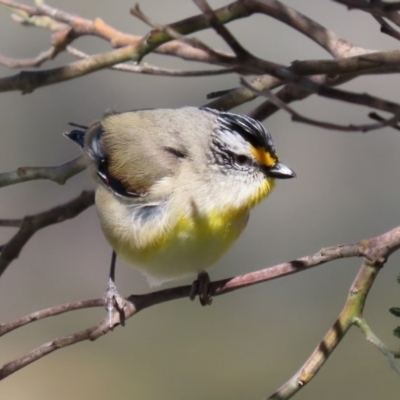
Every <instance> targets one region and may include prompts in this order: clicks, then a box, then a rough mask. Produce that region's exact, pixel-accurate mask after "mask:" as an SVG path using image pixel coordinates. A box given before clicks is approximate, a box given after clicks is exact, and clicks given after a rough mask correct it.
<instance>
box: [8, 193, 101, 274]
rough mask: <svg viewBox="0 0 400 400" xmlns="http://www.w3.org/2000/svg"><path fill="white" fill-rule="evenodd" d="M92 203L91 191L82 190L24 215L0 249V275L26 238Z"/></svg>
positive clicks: (78, 212)
mask: <svg viewBox="0 0 400 400" xmlns="http://www.w3.org/2000/svg"><path fill="white" fill-rule="evenodd" d="M93 203H94V193H93V192H86V191H84V192H82V193H81V194H80V195H79V196H78V197H77V198H75V199H74V200H71V201H69V202H68V203H65V204H63V205H60V206H57V207H54V208H51V209H50V210H47V211H44V212H42V213H39V214H36V215H32V216H27V217H24V218H23V220H22V224H21V227H20V229H19V230H18V232H17V233H16V234H15V235H14V236H13V237H12V238H11V239H10V241H9V242H7V243H6V244H5V245H4V246H3V247H2V249H1V253H0V276H1V275H2V274H3V272H4V271H5V270H6V268H7V267H8V265H9V264H10V263H11V262H12V261H13V260H14V259H15V258H17V257H18V255H19V253H20V251H21V249H22V248H23V247H24V246H25V244H26V243H27V242H28V240H29V239H30V238H31V237H32V236H33V235H34V234H35V233H36V232H37V231H38V230H40V229H42V228H45V227H47V226H49V225H53V224H58V223H60V222H63V221H65V220H67V219H71V218H74V217H76V216H77V215H78V214H80V213H81V212H82V211H84V210H86V209H87V208H88V207H90V206H91V205H92V204H93Z"/></svg>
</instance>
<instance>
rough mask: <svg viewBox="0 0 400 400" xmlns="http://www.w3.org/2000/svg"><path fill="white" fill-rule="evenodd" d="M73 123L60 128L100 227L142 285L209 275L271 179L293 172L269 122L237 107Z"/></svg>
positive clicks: (111, 116) (109, 116)
mask: <svg viewBox="0 0 400 400" xmlns="http://www.w3.org/2000/svg"><path fill="white" fill-rule="evenodd" d="M74 126H75V127H78V128H79V129H73V130H71V131H70V132H67V133H66V136H67V137H68V138H69V139H71V140H73V141H74V142H76V143H77V144H78V145H79V146H80V147H81V149H82V150H83V152H84V154H85V155H86V158H87V162H88V165H89V168H90V171H91V174H92V176H93V178H94V179H95V181H96V183H97V188H96V193H95V203H96V206H97V212H98V215H99V220H100V225H101V228H102V231H103V233H104V235H105V237H106V239H107V241H108V242H109V244H110V245H111V247H112V248H113V250H114V251H115V253H116V254H117V256H118V257H119V258H121V259H123V260H124V261H126V262H127V263H129V264H133V266H134V267H136V268H137V269H138V270H139V271H140V272H142V273H143V274H144V275H145V276H146V278H147V280H148V282H149V284H150V286H158V285H160V284H163V283H164V282H168V281H172V280H178V279H183V278H190V277H196V276H198V277H199V278H200V277H201V276H202V275H203V276H204V275H206V276H208V274H207V271H208V270H209V269H210V268H211V267H212V266H213V265H214V264H215V263H216V262H217V261H218V260H219V259H220V258H221V257H222V256H223V255H224V254H225V253H226V251H227V250H228V249H229V248H230V247H231V246H232V244H233V243H234V242H235V241H236V240H237V239H238V238H239V236H240V235H241V233H242V232H243V230H244V229H245V227H246V225H247V222H248V220H249V215H250V211H251V209H252V208H253V207H255V206H256V205H257V204H258V203H259V202H260V201H261V200H263V199H265V198H266V197H268V195H269V194H270V193H271V192H272V190H273V189H274V187H275V182H276V180H277V179H288V178H293V177H295V176H296V174H295V172H294V171H293V170H292V169H291V168H289V167H288V166H286V165H285V164H282V163H281V162H280V159H279V157H278V155H277V153H276V149H275V146H274V143H273V140H272V137H271V134H270V133H269V132H268V130H267V129H266V128H265V127H264V126H263V125H262V124H261V123H260V122H259V121H257V120H255V119H253V118H250V117H248V116H245V115H239V114H235V113H231V112H224V111H218V110H215V109H211V108H207V107H189V106H187V107H181V108H176V109H145V110H135V111H127V112H119V113H117V112H112V113H108V114H106V115H104V116H103V118H102V119H100V120H98V121H96V122H94V123H92V124H91V125H90V126H89V127H85V126H80V125H74ZM200 301H201V303H202V304H203V303H207V302H208V300H204V299H203V301H202V299H201V298H200Z"/></svg>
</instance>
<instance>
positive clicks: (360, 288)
mask: <svg viewBox="0 0 400 400" xmlns="http://www.w3.org/2000/svg"><path fill="white" fill-rule="evenodd" d="M399 248H400V227H397V228H395V229H392V230H391V231H388V232H386V233H384V234H383V235H380V236H377V237H375V238H372V239H367V240H362V241H360V242H358V243H355V244H349V245H340V246H334V247H330V248H326V249H322V250H321V251H319V252H318V253H316V254H314V255H311V256H307V257H302V258H299V259H297V260H294V261H290V262H287V263H283V264H278V265H275V266H274V267H270V268H266V269H264V270H260V271H256V272H252V273H249V274H245V275H241V276H237V277H235V278H231V279H224V280H221V281H216V282H212V283H211V288H210V289H211V293H212V294H213V296H219V295H223V294H225V293H229V292H231V291H234V290H238V289H241V288H244V287H248V286H252V285H255V284H257V283H261V282H266V281H269V280H273V279H277V278H280V277H283V276H286V275H290V274H294V273H297V272H301V271H304V270H306V269H309V268H312V267H316V266H317V265H321V264H324V263H327V262H329V261H333V260H337V259H341V258H349V257H365V261H364V263H363V266H362V268H361V269H360V272H359V274H358V275H357V278H356V280H355V281H354V283H353V285H352V287H351V289H350V295H349V299H348V301H347V302H346V306H345V308H344V310H343V311H342V313H341V314H340V317H339V319H338V321H339V326H340V327H341V328H340V329H342V330H343V335H342V336H341V337H343V336H344V333H345V331H346V330H347V329H348V328H349V327H350V325H351V324H353V323H355V322H354V321H355V318H356V317H359V316H360V315H361V313H362V310H363V307H364V304H365V299H366V296H367V294H368V292H369V289H370V288H371V286H372V283H373V282H374V279H375V277H376V275H377V273H378V271H379V269H380V268H381V267H382V266H383V263H384V262H385V261H386V260H387V258H388V257H389V256H390V255H391V254H392V253H393V252H394V251H396V250H398V249H399ZM190 292H191V286H190V285H188V286H180V287H176V288H170V289H164V290H160V291H157V292H152V293H149V294H145V295H131V296H129V297H128V298H127V300H128V301H129V302H128V303H127V305H126V309H125V310H124V312H125V319H128V318H130V317H132V316H133V315H135V314H137V313H138V312H139V311H141V310H144V309H146V308H148V307H151V306H154V305H156V304H160V303H164V302H166V301H171V300H176V299H180V298H184V297H189V294H190ZM101 305H103V299H96V300H89V301H87V302H77V303H69V304H65V305H62V306H57V307H55V308H54V309H52V308H49V309H46V310H42V311H39V312H37V313H33V314H31V315H28V316H25V317H23V318H21V319H18V320H16V321H13V322H11V323H9V324H3V325H1V326H0V333H3V334H5V333H7V332H10V331H11V330H13V329H15V328H17V327H20V326H23V325H26V324H28V323H30V322H33V321H36V320H39V319H42V318H46V317H48V316H52V315H59V314H61V313H64V312H68V311H72V310H75V309H81V308H86V307H98V306H101ZM350 317H351V318H350ZM113 322H114V323H115V324H116V325H117V324H118V323H119V321H118V317H117V315H115V320H114V321H113ZM337 324H338V323H336V324H335V325H334V327H333V328H332V329H331V330H330V331H329V332H328V334H327V336H326V337H325V340H326V343H327V344H328V345H329V346H330V348H331V351H332V350H333V349H334V347H336V345H337V344H338V343H339V341H340V339H339V340H336V339H335V338H334V336H333V335H334V334H336V333H337ZM347 325H348V326H347ZM335 327H336V328H335ZM110 331H111V328H110V326H109V321H108V318H105V319H104V320H103V321H102V322H100V323H99V324H98V325H96V326H92V327H90V328H87V329H84V330H82V331H79V332H76V333H73V334H71V335H67V336H64V337H60V338H57V339H54V340H52V341H51V342H48V343H46V344H44V345H42V346H40V347H38V348H37V349H34V350H32V351H31V352H29V353H28V354H26V355H24V356H22V357H21V358H19V359H16V360H14V361H11V362H9V363H7V364H5V365H4V366H3V368H1V369H0V379H4V378H6V377H7V376H9V375H11V374H12V373H14V372H16V371H18V370H20V369H21V368H23V367H25V366H26V365H28V364H30V363H32V362H34V361H36V360H38V359H40V358H42V357H44V356H46V355H48V354H50V353H52V352H54V351H56V350H59V349H61V348H64V347H67V346H70V345H72V344H75V343H78V342H81V341H83V340H96V339H97V338H99V337H101V336H103V335H105V334H106V333H108V332H110ZM324 343H325V342H324ZM324 349H325V348H321V346H318V348H317V349H316V351H315V352H314V353H313V355H312V356H311V357H310V359H309V360H308V361H307V362H306V363H305V364H304V366H303V367H302V369H301V370H300V371H299V372H298V373H297V374H296V375H295V376H294V377H293V378H291V380H290V381H289V382H288V383H287V384H285V385H284V386H283V387H282V388H281V389H279V391H278V392H276V393H275V395H273V396H275V397H271V398H274V399H278V398H279V399H286V398H289V397H290V396H291V395H292V394H294V393H295V392H296V391H297V390H299V389H300V388H301V386H303V385H304V384H305V383H307V382H308V381H309V380H310V379H311V378H312V377H313V376H314V375H315V374H316V373H317V371H318V370H319V369H320V368H321V367H322V365H323V364H324V362H325V361H326V359H327V357H328V356H327V355H324V354H325V353H324V354H321V350H324ZM331 351H330V352H331ZM330 352H328V355H329V354H330ZM277 393H279V395H281V396H283V397H277V396H278V394H277Z"/></svg>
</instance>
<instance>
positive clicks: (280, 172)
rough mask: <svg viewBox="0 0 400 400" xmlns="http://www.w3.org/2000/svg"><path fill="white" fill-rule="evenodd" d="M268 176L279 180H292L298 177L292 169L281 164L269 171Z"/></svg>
mask: <svg viewBox="0 0 400 400" xmlns="http://www.w3.org/2000/svg"><path fill="white" fill-rule="evenodd" d="M267 175H268V176H270V177H272V178H277V179H290V178H295V177H296V173H295V172H294V171H293V170H292V169H290V168H289V167H287V166H286V165H285V164H281V163H279V162H278V163H276V164H275V165H274V166H272V167H271V168H269V169H268V171H267Z"/></svg>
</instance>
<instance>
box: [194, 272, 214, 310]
mask: <svg viewBox="0 0 400 400" xmlns="http://www.w3.org/2000/svg"><path fill="white" fill-rule="evenodd" d="M210 283H211V280H210V276H209V275H208V273H207V272H200V273H199V275H198V276H197V279H196V280H195V281H194V282H193V283H192V288H191V290H190V295H189V297H190V300H194V299H195V298H196V295H199V300H200V304H201V305H202V306H209V305H211V303H212V294H211V287H210Z"/></svg>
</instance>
